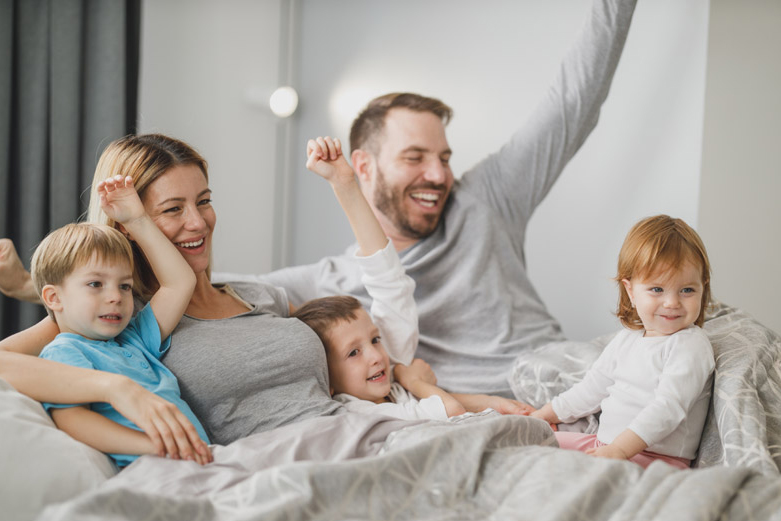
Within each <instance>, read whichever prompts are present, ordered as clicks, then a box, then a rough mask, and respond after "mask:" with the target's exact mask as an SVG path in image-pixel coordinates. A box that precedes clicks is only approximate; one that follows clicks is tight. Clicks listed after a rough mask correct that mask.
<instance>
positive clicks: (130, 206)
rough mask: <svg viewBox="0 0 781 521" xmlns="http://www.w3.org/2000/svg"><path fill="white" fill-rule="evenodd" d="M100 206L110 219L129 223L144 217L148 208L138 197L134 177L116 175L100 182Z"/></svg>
mask: <svg viewBox="0 0 781 521" xmlns="http://www.w3.org/2000/svg"><path fill="white" fill-rule="evenodd" d="M97 190H98V196H100V207H101V208H102V209H103V211H104V212H106V215H108V216H109V218H110V219H113V220H115V221H116V222H118V223H123V224H124V223H127V222H130V221H132V220H134V219H138V218H139V217H142V216H143V215H144V214H145V213H146V210H144V204H143V203H142V202H141V198H139V197H138V193H137V192H136V189H135V187H134V186H133V178H132V177H130V176H127V177H122V176H121V175H116V176H114V177H109V178H108V179H106V180H105V181H101V182H100V183H98V189H97Z"/></svg>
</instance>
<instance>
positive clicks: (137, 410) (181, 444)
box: [108, 377, 213, 464]
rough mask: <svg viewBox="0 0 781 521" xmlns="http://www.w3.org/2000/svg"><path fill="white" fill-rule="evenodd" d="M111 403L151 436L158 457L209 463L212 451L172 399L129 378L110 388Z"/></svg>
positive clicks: (122, 378)
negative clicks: (166, 398)
mask: <svg viewBox="0 0 781 521" xmlns="http://www.w3.org/2000/svg"><path fill="white" fill-rule="evenodd" d="M108 402H109V403H110V404H111V405H112V406H114V408H115V409H116V410H117V411H119V413H120V414H122V416H124V417H125V418H127V419H128V420H130V421H132V422H133V423H135V424H136V425H138V426H139V427H141V429H143V431H144V433H145V434H146V435H147V436H149V439H150V440H151V442H152V445H154V448H155V453H156V454H157V455H158V456H166V455H167V456H169V457H171V458H173V459H185V460H190V461H197V462H198V463H200V464H204V463H210V462H211V461H212V459H213V458H212V454H211V451H210V450H209V447H208V446H207V445H206V443H205V442H204V441H203V440H202V439H201V438H200V436H198V431H197V430H196V429H195V427H194V426H193V424H192V423H190V420H188V419H187V417H186V416H185V415H184V414H182V412H181V411H180V410H179V409H178V408H177V407H176V406H175V405H174V404H172V403H171V402H169V401H167V400H165V399H163V398H161V397H159V396H157V395H156V394H154V393H152V392H150V391H147V390H146V389H144V388H143V387H141V386H140V385H138V384H137V383H136V382H134V381H133V380H131V379H130V378H126V377H120V379H119V380H118V381H117V382H115V383H114V384H112V385H111V386H110V387H109V400H108Z"/></svg>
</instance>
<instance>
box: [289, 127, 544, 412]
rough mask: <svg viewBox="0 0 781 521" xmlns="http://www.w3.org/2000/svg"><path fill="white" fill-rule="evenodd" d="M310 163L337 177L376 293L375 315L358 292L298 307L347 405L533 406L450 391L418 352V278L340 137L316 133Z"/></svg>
mask: <svg viewBox="0 0 781 521" xmlns="http://www.w3.org/2000/svg"><path fill="white" fill-rule="evenodd" d="M307 168H309V169H310V170H312V171H313V172H315V173H316V174H318V175H320V176H321V177H323V178H325V179H326V180H328V181H329V183H331V187H332V188H333V190H334V193H335V194H336V197H337V199H338V200H339V203H340V204H341V205H342V208H343V209H344V211H345V213H346V214H347V218H348V220H349V221H350V226H351V227H352V229H353V232H354V233H355V237H356V239H357V241H358V246H359V251H358V252H357V253H356V259H357V260H358V263H359V266H360V267H361V269H362V270H363V277H362V281H363V283H364V284H365V286H366V289H367V291H368V293H369V295H370V296H371V297H372V306H371V314H372V316H371V317H370V316H369V314H368V313H366V311H364V309H363V308H362V307H361V304H360V302H358V300H356V299H355V298H353V297H339V296H337V297H325V298H321V299H315V300H312V301H310V302H307V303H305V304H304V305H303V306H301V307H300V308H299V309H298V310H296V311H295V312H294V313H293V315H292V316H294V317H296V318H298V319H299V320H301V321H303V322H305V323H306V324H307V325H309V326H310V327H311V328H312V329H313V330H314V331H315V332H316V333H317V334H318V335H319V336H320V338H321V340H322V341H323V345H324V346H325V348H326V356H327V359H328V372H329V379H330V383H331V392H332V394H333V396H334V399H337V400H339V401H341V402H343V403H344V404H345V406H346V407H347V408H348V410H353V411H364V412H373V413H376V414H385V415H389V416H394V417H397V418H402V419H424V418H425V419H438V420H444V419H447V418H448V417H450V416H456V415H459V414H463V413H464V412H467V411H472V412H477V411H481V410H483V409H486V408H489V407H490V408H493V409H495V410H497V411H499V412H501V413H504V414H528V413H529V412H531V411H532V410H533V409H532V408H531V407H529V406H528V405H526V404H522V403H520V402H517V401H515V400H509V399H506V398H501V397H498V396H488V395H474V394H451V393H448V392H446V391H444V390H442V389H440V388H439V387H437V386H436V377H435V376H434V373H433V371H432V370H431V368H430V367H429V366H428V364H426V363H425V362H424V361H422V360H413V355H414V352H415V348H416V347H417V339H418V322H417V309H416V307H415V301H414V298H413V292H414V289H415V283H414V281H413V280H412V279H411V278H410V277H409V276H407V275H406V274H405V272H404V269H403V267H402V265H401V262H400V261H399V257H398V254H397V253H396V250H395V248H394V247H393V244H392V243H391V241H390V240H389V239H388V238H387V237H386V236H385V233H384V232H383V231H382V228H381V227H380V223H379V222H378V221H377V218H376V217H375V215H374V213H373V212H372V211H371V207H370V206H369V204H368V202H367V201H366V199H365V198H364V196H363V193H362V192H361V189H360V186H359V185H358V182H357V180H356V179H355V174H354V172H353V169H352V168H351V167H350V165H349V164H348V163H347V161H346V159H345V158H344V156H343V155H342V150H341V143H340V142H339V140H338V139H331V138H328V137H326V138H317V139H316V140H314V139H313V140H309V142H308V143H307ZM372 318H373V320H372ZM380 331H382V336H381V335H380ZM383 339H384V340H385V342H383ZM383 344H385V346H387V348H388V351H386V350H385V347H384V345H383ZM391 360H393V362H396V363H397V365H396V366H395V368H394V371H393V374H394V376H395V377H396V379H397V380H398V382H392V378H391V371H390V369H391V367H390V362H391ZM403 364H408V365H403Z"/></svg>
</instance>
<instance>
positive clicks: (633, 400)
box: [551, 326, 715, 459]
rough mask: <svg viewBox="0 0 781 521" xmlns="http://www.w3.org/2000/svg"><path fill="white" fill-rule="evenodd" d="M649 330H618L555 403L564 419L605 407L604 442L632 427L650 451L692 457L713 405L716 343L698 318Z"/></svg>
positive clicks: (601, 422)
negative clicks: (663, 330)
mask: <svg viewBox="0 0 781 521" xmlns="http://www.w3.org/2000/svg"><path fill="white" fill-rule="evenodd" d="M643 334H644V331H642V330H640V331H634V330H629V329H625V330H622V331H621V332H619V333H618V335H616V337H615V338H614V339H613V340H612V341H611V342H610V343H609V344H608V345H607V347H606V348H605V350H604V351H603V352H602V354H601V355H600V357H599V358H598V359H597V361H596V362H594V365H593V366H592V367H591V368H590V369H589V371H588V372H587V373H586V375H585V377H584V378H583V380H582V381H581V382H579V383H578V384H576V385H575V386H573V387H572V388H571V389H569V390H567V391H565V392H564V393H562V394H560V395H559V396H557V397H556V398H554V399H553V401H552V402H551V405H552V407H553V410H554V412H555V413H556V415H557V416H558V417H559V419H560V420H561V421H563V422H565V423H569V422H572V421H575V420H576V419H578V418H581V417H583V416H586V415H588V414H592V413H595V412H597V411H599V410H600V409H601V410H602V415H601V417H600V419H599V431H598V432H597V438H598V439H599V441H601V442H602V443H611V442H612V441H613V440H614V439H615V438H616V436H618V435H619V434H621V432H623V431H624V430H625V429H627V428H628V429H631V430H632V432H634V433H635V434H637V435H638V436H640V438H642V440H643V441H644V442H646V443H647V444H648V449H647V450H649V451H651V452H656V453H658V454H666V455H669V456H676V457H681V458H688V459H693V458H694V457H695V455H696V453H697V447H698V446H699V443H700V436H701V435H702V429H703V426H704V424H705V416H706V414H707V412H708V404H709V398H710V392H711V391H710V390H711V375H712V373H713V369H714V367H715V363H714V359H713V348H712V347H711V344H710V341H709V340H708V337H707V336H706V334H705V332H704V331H703V330H702V329H701V328H699V327H696V326H692V327H689V328H687V329H684V330H682V331H679V332H677V333H675V334H673V335H669V336H661V337H644V336H643Z"/></svg>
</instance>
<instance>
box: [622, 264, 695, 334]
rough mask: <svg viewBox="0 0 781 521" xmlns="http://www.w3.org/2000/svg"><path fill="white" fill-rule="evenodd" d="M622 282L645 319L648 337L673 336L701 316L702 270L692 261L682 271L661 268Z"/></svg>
mask: <svg viewBox="0 0 781 521" xmlns="http://www.w3.org/2000/svg"><path fill="white" fill-rule="evenodd" d="M622 282H623V284H624V287H625V288H626V291H627V293H628V294H629V298H630V300H631V301H632V304H634V306H635V308H637V314H638V315H639V316H640V320H641V321H642V322H643V327H644V328H645V336H665V335H672V334H673V333H677V332H678V331H680V330H682V329H686V328H687V327H689V326H690V325H692V324H694V322H696V321H697V318H698V317H699V316H700V309H701V307H702V292H703V284H702V271H701V270H700V269H699V268H698V267H696V266H695V265H694V264H692V263H691V262H687V263H685V264H684V265H683V266H682V267H681V269H678V270H670V269H666V270H659V272H658V273H655V274H654V275H652V276H650V277H647V278H643V279H641V278H637V279H633V280H631V281H630V280H627V279H624V280H623V281H622Z"/></svg>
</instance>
